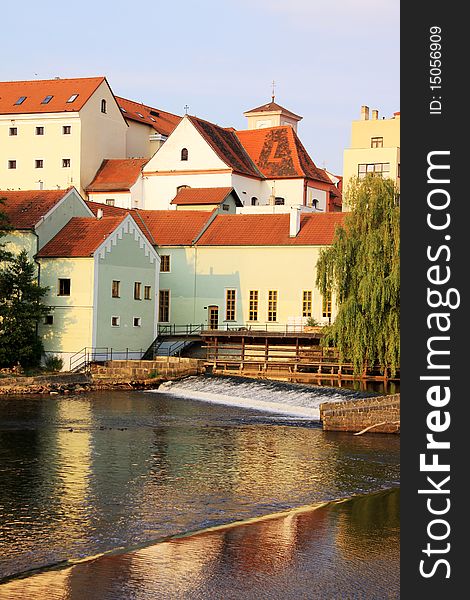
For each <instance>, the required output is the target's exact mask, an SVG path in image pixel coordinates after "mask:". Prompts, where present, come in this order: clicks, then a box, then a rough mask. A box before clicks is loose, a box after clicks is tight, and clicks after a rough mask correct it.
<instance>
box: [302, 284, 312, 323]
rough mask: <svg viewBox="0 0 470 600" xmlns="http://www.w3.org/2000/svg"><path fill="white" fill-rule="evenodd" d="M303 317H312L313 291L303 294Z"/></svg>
mask: <svg viewBox="0 0 470 600" xmlns="http://www.w3.org/2000/svg"><path fill="white" fill-rule="evenodd" d="M302 316H303V317H311V316H312V292H311V290H305V291H303V292H302Z"/></svg>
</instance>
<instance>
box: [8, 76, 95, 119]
mask: <svg viewBox="0 0 470 600" xmlns="http://www.w3.org/2000/svg"><path fill="white" fill-rule="evenodd" d="M103 81H106V79H105V77H84V78H79V79H45V80H44V79H43V80H33V81H2V82H0V114H3V115H5V114H20V113H54V112H64V111H67V112H77V111H79V110H80V109H81V108H82V107H83V105H84V104H85V103H86V102H87V100H88V99H89V98H90V96H91V95H92V94H93V93H94V92H95V91H96V89H97V88H98V87H99V86H100V85H101V84H102V83H103ZM75 94H78V96H77V98H76V99H75V100H74V101H73V102H67V100H69V99H70V98H71V97H72V96H73V95H75ZM22 96H25V100H24V101H23V102H22V103H21V104H15V103H16V102H17V101H18V100H19V98H21V97H22ZM47 96H52V98H51V100H50V101H49V102H47V103H46V104H43V103H42V102H43V100H44V99H45V98H46V97H47Z"/></svg>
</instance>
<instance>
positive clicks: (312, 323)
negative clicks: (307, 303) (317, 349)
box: [306, 317, 321, 327]
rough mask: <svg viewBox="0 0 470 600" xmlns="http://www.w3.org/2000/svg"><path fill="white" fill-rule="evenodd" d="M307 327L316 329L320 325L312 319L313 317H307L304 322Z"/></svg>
mask: <svg viewBox="0 0 470 600" xmlns="http://www.w3.org/2000/svg"><path fill="white" fill-rule="evenodd" d="M306 325H307V327H318V326H319V325H321V323H319V322H318V321H317V320H316V319H314V318H313V317H309V318H308V319H307V322H306Z"/></svg>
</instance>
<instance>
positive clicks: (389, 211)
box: [317, 176, 400, 376]
mask: <svg viewBox="0 0 470 600" xmlns="http://www.w3.org/2000/svg"><path fill="white" fill-rule="evenodd" d="M398 198H399V195H398V190H397V188H396V186H395V184H394V183H393V181H392V180H390V179H382V178H381V177H373V176H368V177H366V178H365V179H363V180H355V181H353V182H352V184H350V187H349V189H348V203H349V205H350V206H351V213H350V214H349V215H348V216H346V217H345V222H344V227H339V228H338V229H337V230H336V234H335V239H334V241H333V244H332V246H330V247H329V248H327V249H325V250H324V251H322V253H321V255H320V258H319V260H318V264H317V286H318V287H319V289H320V291H321V293H322V295H323V296H325V295H327V294H329V293H332V292H333V293H334V294H335V295H336V301H337V303H338V314H337V317H336V319H335V322H334V323H333V324H332V325H331V327H330V328H329V329H328V332H327V334H326V336H325V339H324V343H327V344H332V345H334V346H336V347H337V348H338V350H339V353H340V356H341V358H342V359H347V360H350V361H352V363H353V365H354V371H355V373H356V374H359V373H361V372H362V371H363V370H364V368H366V367H367V366H371V365H373V364H375V363H376V362H378V363H379V364H380V366H381V369H382V372H384V371H385V369H389V370H390V372H391V374H392V376H393V375H394V374H395V373H396V369H397V368H398V366H399V362H400V320H399V312H400V230H399V226H400V209H399V206H398Z"/></svg>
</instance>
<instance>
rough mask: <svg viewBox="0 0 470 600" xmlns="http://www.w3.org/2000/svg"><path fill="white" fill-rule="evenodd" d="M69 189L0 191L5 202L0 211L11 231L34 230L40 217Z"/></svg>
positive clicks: (0, 195) (0, 196)
mask: <svg viewBox="0 0 470 600" xmlns="http://www.w3.org/2000/svg"><path fill="white" fill-rule="evenodd" d="M71 189H72V188H69V189H67V190H24V191H15V192H10V191H1V190H0V198H3V199H4V200H5V203H4V204H3V205H0V210H1V211H2V212H4V213H5V214H6V215H7V217H8V219H9V223H10V226H11V227H13V229H34V227H35V225H37V223H38V222H39V220H40V219H41V217H43V216H44V215H46V214H47V213H48V212H49V211H50V210H51V208H52V207H53V206H55V205H56V204H57V203H58V202H59V201H60V200H62V198H64V196H66V195H67V194H68V193H69V192H70V190H71Z"/></svg>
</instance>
